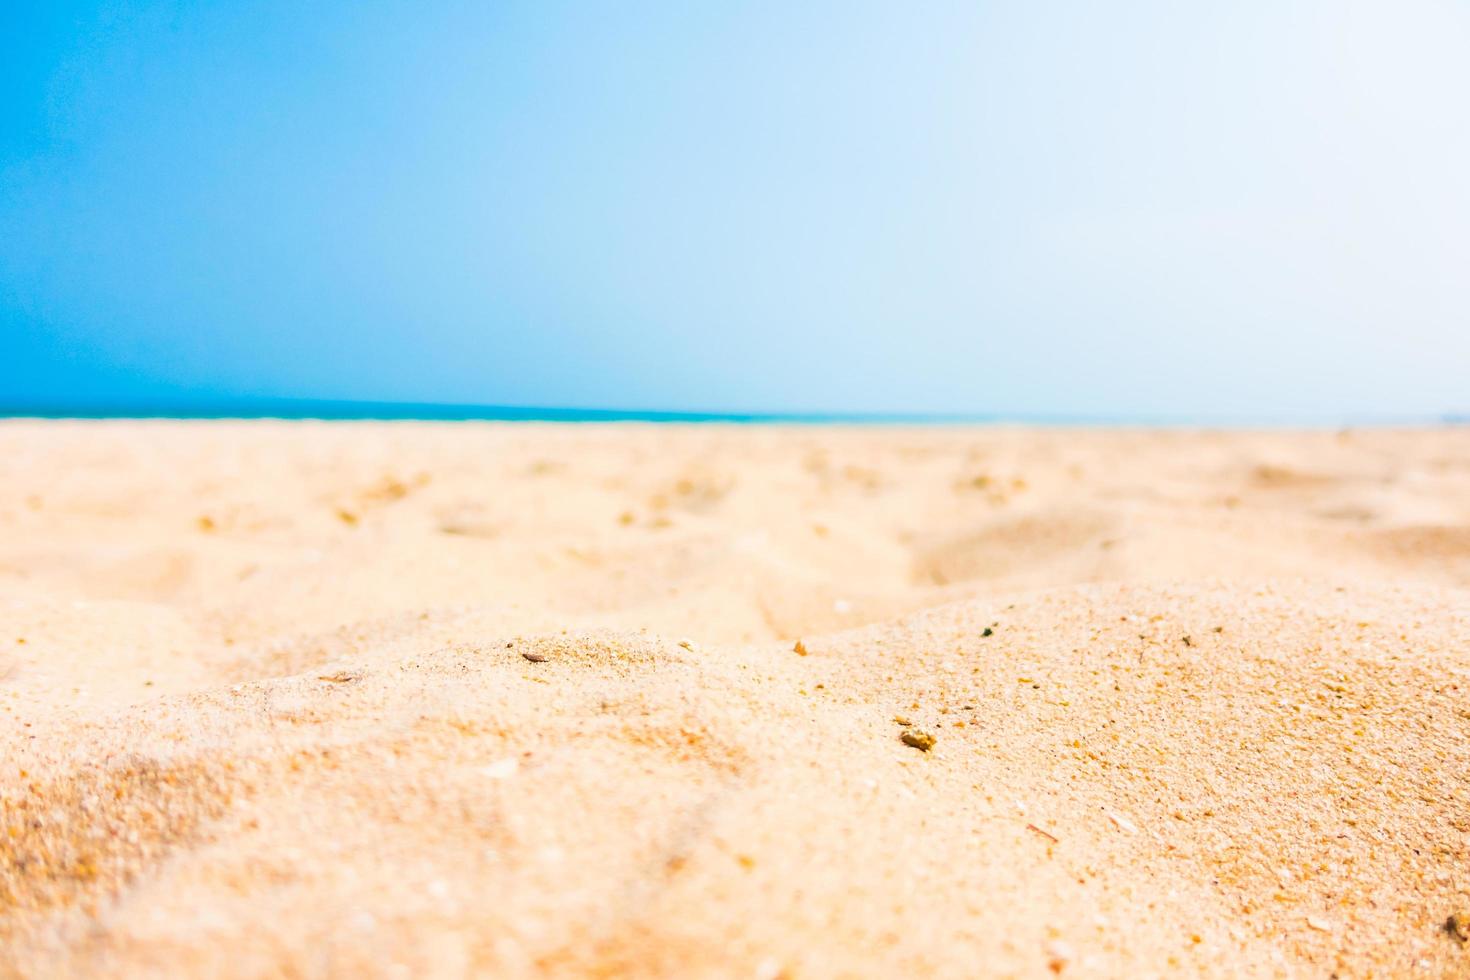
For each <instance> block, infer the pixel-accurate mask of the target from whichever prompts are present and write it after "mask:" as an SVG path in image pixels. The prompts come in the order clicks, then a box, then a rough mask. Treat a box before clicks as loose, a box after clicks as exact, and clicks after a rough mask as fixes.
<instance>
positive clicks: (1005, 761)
mask: <svg viewBox="0 0 1470 980" xmlns="http://www.w3.org/2000/svg"><path fill="white" fill-rule="evenodd" d="M798 640H800V650H802V651H804V652H801V653H799V652H797V650H796V649H793V647H794V646H796V641H798ZM896 719H898V720H896ZM903 722H907V725H905V724H903ZM905 732H908V733H910V735H911V737H910V741H914V742H920V743H921V744H922V743H924V742H925V739H923V738H919V737H916V736H914V735H913V733H915V732H923V733H925V734H927V735H930V736H933V737H934V739H935V741H934V745H933V748H932V749H931V750H929V751H923V750H921V749H919V748H916V747H914V746H912V745H909V744H905V742H904V741H903V740H902V735H903V734H904V733H905ZM1456 914H1466V915H1467V916H1470V431H1467V430H1463V429H1461V430H1452V429H1446V430H1442V431H1426V432H1380V431H1363V432H1351V433H1310V434H1306V433H1211V434H1199V433H1185V432H1122V431H1103V430H1098V431H1034V430H1033V431H1027V430H1008V429H989V430H974V429H931V430H923V429H888V430H873V429H869V430H863V429H844V428H835V429H827V428H814V429H783V428H758V427H723V426H711V427H675V426H660V427H651V426H582V427H575V426H551V425H497V424H447V425H429V424H344V423H270V422H263V423H223V422H208V423H177V422H169V423H137V422H128V423H76V422H71V423H38V422H6V423H0V974H5V975H10V974H17V975H23V976H37V977H42V976H47V977H49V976H69V975H76V976H81V975H97V974H115V975H116V974H120V975H137V974H155V973H170V974H192V975H226V976H273V975H286V976H321V975H342V976H357V975H402V976H410V975H434V976H460V975H466V974H488V975H496V976H519V975H553V976H558V975H585V974H593V975H662V976H680V977H685V976H701V975H714V976H748V977H766V978H774V977H779V976H787V977H827V976H914V975H921V976H922V975H942V976H957V977H959V976H977V975H995V976H1003V975H1016V976H1032V977H1051V976H1054V975H1056V974H1057V973H1060V974H1061V975H1063V976H1089V977H1091V976H1117V977H1135V976H1160V975H1208V976H1222V977H1224V976H1238V975H1241V974H1246V973H1248V974H1253V975H1267V976H1270V975H1283V976H1302V977H1328V976H1330V975H1333V974H1336V975H1337V976H1339V977H1343V978H1347V977H1361V976H1370V975H1372V976H1404V975H1411V976H1470V945H1467V944H1465V943H1464V942H1463V939H1464V938H1465V937H1463V936H1460V937H1457V936H1456V935H1455V929H1454V928H1452V927H1447V924H1446V923H1447V919H1448V918H1449V917H1450V916H1452V915H1456ZM1466 928H1467V929H1470V918H1467V920H1466Z"/></svg>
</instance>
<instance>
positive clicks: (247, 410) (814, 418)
mask: <svg viewBox="0 0 1470 980" xmlns="http://www.w3.org/2000/svg"><path fill="white" fill-rule="evenodd" d="M0 418H51V419H59V418H76V419H329V420H385V421H411V420H417V421H435V422H460V421H489V422H717V423H734V424H742V425H763V424H764V425H772V424H784V425H842V424H848V425H853V424H863V425H997V424H1019V425H1067V426H1100V425H1110V426H1165V427H1172V426H1181V427H1193V426H1199V427H1207V428H1215V427H1231V426H1241V427H1277V426H1305V427H1336V426H1344V425H1370V426H1372V425H1406V426H1425V425H1431V426H1432V425H1446V424H1450V425H1463V424H1466V423H1467V422H1470V416H1465V415H1459V414H1455V415H1448V414H1447V415H1444V416H1440V417H1438V418H1433V417H1428V418H1426V417H1404V418H1365V417H1343V416H1334V415H1322V416H1303V417H1290V418H1254V417H1241V418H1230V417H1206V416H1192V417H1177V416H1162V415H1161V416H1105V415H1066V414H1055V415H1044V414H1014V413H1012V414H1006V413H994V414H962V413H961V414H931V413H922V412H915V413H898V414H893V413H881V412H868V413H864V412H771V413H762V412H657V411H644V410H640V409H586V408H544V407H527V406H515V405H449V404H441V403H436V402H374V401H334V400H325V399H321V400H319V399H285V398H280V399H276V398H268V399H231V400H225V401H154V402H118V403H97V404H86V403H65V404H63V403H53V404H43V403H38V404H5V403H4V402H0Z"/></svg>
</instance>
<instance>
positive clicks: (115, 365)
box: [0, 0, 1470, 419]
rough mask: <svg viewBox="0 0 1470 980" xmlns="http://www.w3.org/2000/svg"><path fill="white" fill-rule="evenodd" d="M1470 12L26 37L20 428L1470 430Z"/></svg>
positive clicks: (279, 19) (2, 8)
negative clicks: (1447, 425)
mask: <svg viewBox="0 0 1470 980" xmlns="http://www.w3.org/2000/svg"><path fill="white" fill-rule="evenodd" d="M1467 51H1470V4H1466V3H1463V2H1460V0H1454V2H1449V0H1446V2H1429V0H1395V2H1393V3H1384V2H1368V3H1362V2H1353V0H1323V2H1311V3H1308V2H1296V0H1261V2H1254V0H1242V2H1236V3H1228V4H1206V3H1189V4H1184V3H1178V2H1175V0H1170V2H1159V3H1146V2H1120V3H1107V4H1101V3H1095V2H1076V3H1067V2H1038V0H1017V2H1012V3H984V2H980V0H968V2H957V3H948V2H944V0H932V2H920V3H903V4H900V3H887V4H877V3H866V2H862V0H831V2H828V0H813V2H809V3H798V4H793V3H790V2H769V3H767V2H749V3H718V4H717V3H700V2H688V3H667V2H663V3H643V2H639V0H623V2H617V3H614V2H600V0H582V2H577V3H562V2H558V0H535V2H524V3H522V2H498V3H496V2H476V3H438V2H434V0H416V2H411V3H410V2H405V3H374V2H371V0H364V2H351V3H348V2H333V0H324V2H313V3H301V2H299V0H292V2H276V0H261V2H252V3H222V2H216V3H198V4H193V3H182V2H178V3H163V2H120V3H101V4H98V3H71V2H67V0H12V2H9V3H6V4H3V5H0V410H3V406H6V405H10V406H15V405H53V406H63V407H64V406H66V405H79V404H84V403H85V404H90V405H96V404H102V403H106V404H118V405H126V404H141V403H144V402H150V401H158V400H169V399H173V400H189V399H195V400H199V399H204V400H211V401H220V400H225V401H228V400H230V399H242V398H253V399H260V398H315V399H354V400H356V399H365V400H376V401H415V402H449V403H473V404H498V405H529V406H564V407H572V408H620V409H663V410H703V411H730V412H752V411H754V412H918V413H923V412H938V413H980V414H999V415H1012V416H1024V415H1037V414H1046V415H1067V416H1081V417H1098V418H1118V417H1135V416H1138V417H1141V416H1157V417H1166V418H1180V419H1186V418H1203V417H1233V418H1243V419H1269V418H1282V417H1314V418H1323V419H1332V418H1347V417H1358V416H1363V417H1368V416H1373V417H1410V416H1414V417H1417V416H1435V415H1439V414H1440V413H1445V412H1454V413H1464V412H1466V411H1470V56H1467V55H1466V52H1467Z"/></svg>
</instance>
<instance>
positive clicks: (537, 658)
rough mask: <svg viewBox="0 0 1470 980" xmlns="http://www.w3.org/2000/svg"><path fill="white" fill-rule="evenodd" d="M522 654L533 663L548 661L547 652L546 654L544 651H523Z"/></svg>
mask: <svg viewBox="0 0 1470 980" xmlns="http://www.w3.org/2000/svg"><path fill="white" fill-rule="evenodd" d="M521 656H523V657H525V658H526V659H527V660H529V661H531V663H533V664H544V663H546V654H544V653H523V654H521Z"/></svg>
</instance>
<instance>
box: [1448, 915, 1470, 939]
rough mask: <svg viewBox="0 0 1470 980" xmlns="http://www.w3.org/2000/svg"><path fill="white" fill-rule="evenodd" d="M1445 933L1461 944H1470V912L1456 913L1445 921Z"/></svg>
mask: <svg viewBox="0 0 1470 980" xmlns="http://www.w3.org/2000/svg"><path fill="white" fill-rule="evenodd" d="M1444 931H1445V932H1447V933H1449V934H1450V938H1452V939H1455V940H1457V941H1459V942H1460V943H1461V944H1464V943H1470V912H1456V913H1455V914H1454V915H1452V916H1450V917H1449V918H1448V919H1445V920H1444Z"/></svg>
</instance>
